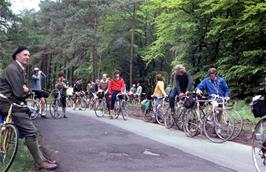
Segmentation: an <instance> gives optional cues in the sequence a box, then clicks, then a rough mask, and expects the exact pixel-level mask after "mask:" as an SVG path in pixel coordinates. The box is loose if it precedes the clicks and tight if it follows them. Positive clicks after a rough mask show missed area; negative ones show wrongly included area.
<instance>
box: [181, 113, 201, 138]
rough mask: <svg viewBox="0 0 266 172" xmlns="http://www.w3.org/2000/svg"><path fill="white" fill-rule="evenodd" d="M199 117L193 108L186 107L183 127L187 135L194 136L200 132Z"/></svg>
mask: <svg viewBox="0 0 266 172" xmlns="http://www.w3.org/2000/svg"><path fill="white" fill-rule="evenodd" d="M200 125H201V123H200V119H199V117H198V115H197V112H196V111H195V110H194V109H188V110H187V113H186V115H185V116H184V123H183V129H184V132H185V134H186V135H187V136H189V137H195V136H197V135H199V134H200Z"/></svg>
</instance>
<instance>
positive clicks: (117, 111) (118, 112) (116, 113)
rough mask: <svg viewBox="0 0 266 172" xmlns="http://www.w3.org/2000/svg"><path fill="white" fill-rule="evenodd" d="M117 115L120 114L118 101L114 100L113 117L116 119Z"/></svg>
mask: <svg viewBox="0 0 266 172" xmlns="http://www.w3.org/2000/svg"><path fill="white" fill-rule="evenodd" d="M119 115H120V102H119V101H118V100H116V101H115V107H114V118H115V119H118V117H119Z"/></svg>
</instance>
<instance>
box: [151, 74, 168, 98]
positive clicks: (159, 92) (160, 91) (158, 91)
mask: <svg viewBox="0 0 266 172" xmlns="http://www.w3.org/2000/svg"><path fill="white" fill-rule="evenodd" d="M156 81H157V83H156V86H155V89H154V93H153V97H158V98H160V97H161V98H162V97H166V96H167V94H166V92H165V90H164V82H163V76H162V74H160V73H159V74H157V75H156Z"/></svg>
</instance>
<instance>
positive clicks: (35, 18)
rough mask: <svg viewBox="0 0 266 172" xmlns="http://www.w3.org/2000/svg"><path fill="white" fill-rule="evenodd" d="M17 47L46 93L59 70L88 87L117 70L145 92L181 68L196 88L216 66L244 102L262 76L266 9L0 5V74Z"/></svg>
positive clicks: (254, 3)
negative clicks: (26, 51) (15, 8)
mask: <svg viewBox="0 0 266 172" xmlns="http://www.w3.org/2000/svg"><path fill="white" fill-rule="evenodd" d="M18 45H26V46H28V47H29V48H30V51H31V54H32V55H31V60H30V65H29V66H28V67H27V74H28V75H29V76H30V75H31V73H32V70H33V68H34V67H39V68H40V69H41V70H42V71H43V72H44V73H45V74H47V79H46V82H45V83H44V88H45V89H47V90H51V89H53V87H54V83H55V81H56V78H57V75H58V73H59V72H60V71H64V73H65V74H66V77H67V79H68V80H69V81H74V80H75V79H76V78H82V79H83V80H84V82H88V81H91V80H95V79H98V78H101V75H102V74H103V73H108V74H110V75H111V76H112V74H113V72H114V71H115V70H120V71H121V72H122V76H123V78H124V79H125V81H126V83H127V85H128V87H129V85H132V83H136V82H141V83H142V85H143V86H144V89H145V91H146V92H151V90H152V89H153V87H154V82H155V81H154V77H155V74H156V73H158V72H161V73H162V74H163V75H164V79H165V82H166V85H168V84H171V83H172V77H171V76H172V74H173V73H174V71H173V67H174V66H175V65H176V64H183V65H184V66H185V67H186V69H187V71H188V73H190V74H191V75H192V76H193V80H194V82H195V85H196V84H198V83H199V82H200V80H202V79H203V78H204V77H206V76H207V71H208V69H209V68H210V67H216V68H217V69H218V73H219V75H220V76H222V77H224V78H225V79H226V80H227V82H228V84H229V86H230V89H231V92H232V96H233V97H238V98H246V97H249V96H253V95H254V94H256V93H258V92H259V90H260V89H261V87H262V85H261V83H263V82H264V78H265V77H266V67H265V66H266V2H265V0H53V1H52V0H42V1H41V3H40V10H38V11H34V10H24V11H22V12H21V13H20V14H14V13H13V12H12V10H11V4H10V1H8V0H0V72H1V71H3V69H4V67H5V66H6V65H7V64H8V63H10V61H11V55H12V52H13V51H14V49H15V48H16V47H17V46H18ZM29 82H30V81H29Z"/></svg>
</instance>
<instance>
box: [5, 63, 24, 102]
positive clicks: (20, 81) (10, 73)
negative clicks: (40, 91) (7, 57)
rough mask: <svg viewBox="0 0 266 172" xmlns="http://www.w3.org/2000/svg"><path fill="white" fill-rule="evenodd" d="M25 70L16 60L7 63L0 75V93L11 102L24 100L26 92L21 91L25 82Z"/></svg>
mask: <svg viewBox="0 0 266 172" xmlns="http://www.w3.org/2000/svg"><path fill="white" fill-rule="evenodd" d="M25 75H26V73H25V71H24V70H23V69H22V68H21V67H20V66H19V64H18V63H17V62H16V61H13V62H12V63H11V64H9V65H8V66H7V67H6V69H5V70H4V72H3V74H2V76H1V77H0V93H2V94H3V95H5V96H6V97H8V98H9V99H10V100H11V101H12V102H15V103H20V102H25V99H26V94H25V93H24V91H23V85H24V84H25Z"/></svg>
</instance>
